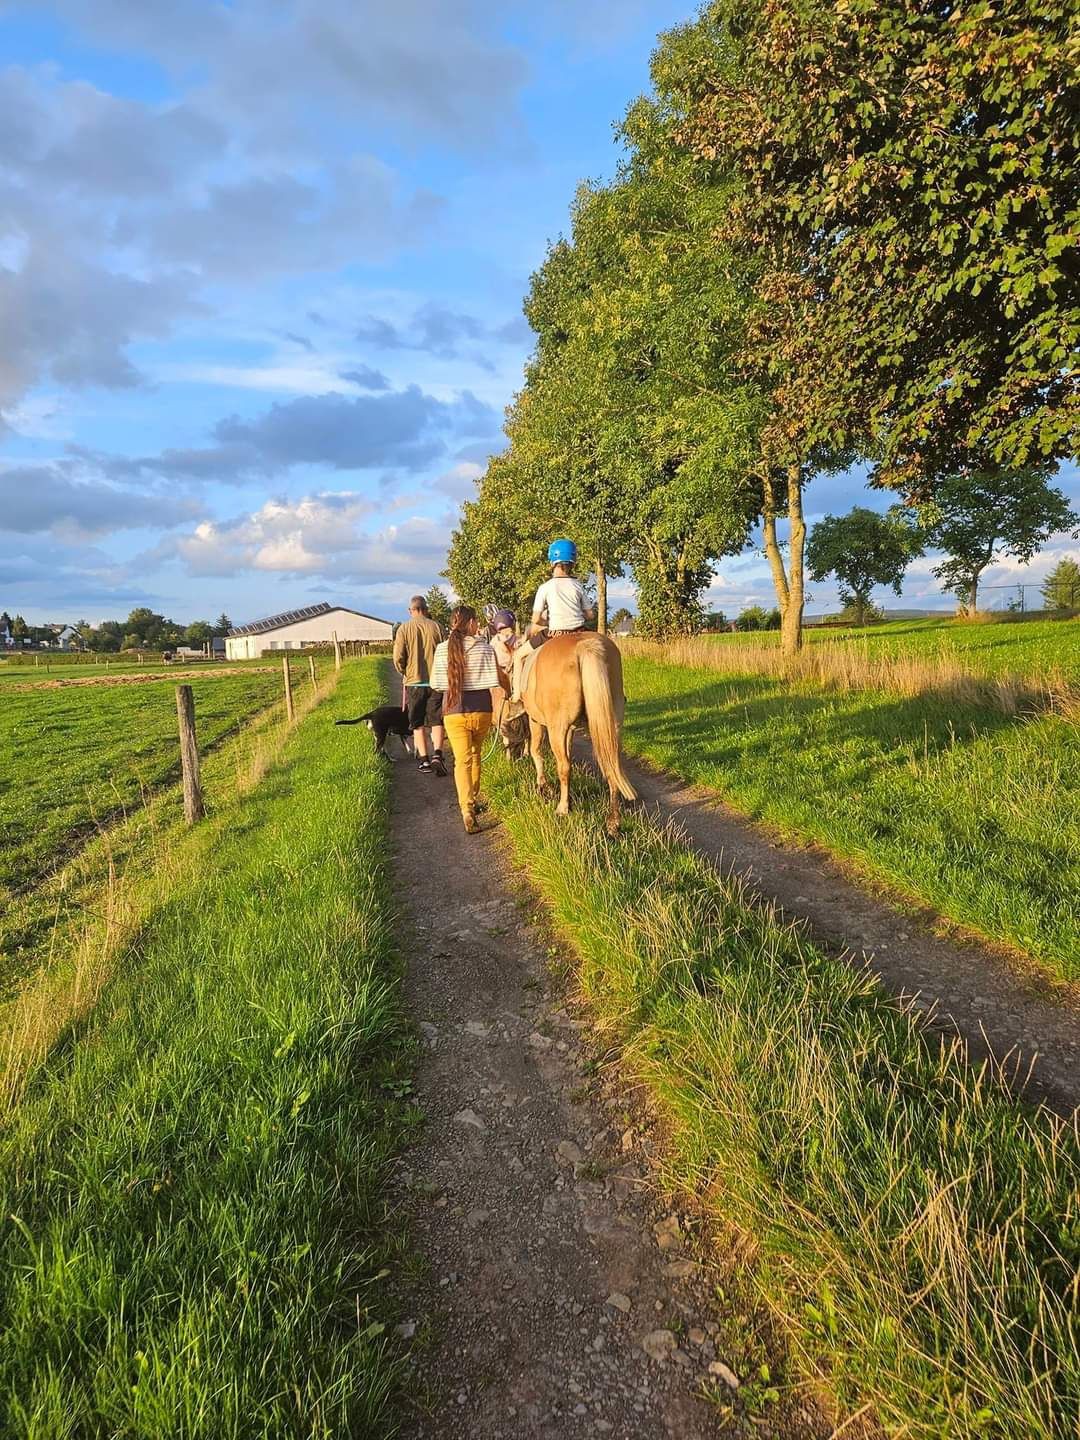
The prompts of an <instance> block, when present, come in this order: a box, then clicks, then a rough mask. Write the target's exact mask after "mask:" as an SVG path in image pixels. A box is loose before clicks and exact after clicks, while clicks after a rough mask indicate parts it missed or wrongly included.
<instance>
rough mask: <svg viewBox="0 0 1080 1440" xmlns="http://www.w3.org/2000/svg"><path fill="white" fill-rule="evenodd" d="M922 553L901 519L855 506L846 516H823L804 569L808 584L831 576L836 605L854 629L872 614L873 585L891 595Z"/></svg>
mask: <svg viewBox="0 0 1080 1440" xmlns="http://www.w3.org/2000/svg"><path fill="white" fill-rule="evenodd" d="M921 552H922V542H921V540H920V538H919V533H918V530H917V528H916V527H915V526H914V525H913V524H911V523H910V522H906V521H905V519H904V518H903V517H902V515H900V514H898V513H892V514H889V515H879V514H878V513H877V511H875V510H868V509H867V508H866V507H865V506H864V505H856V506H855V507H854V508H853V509H852V510H850V511H849V512H848V514H846V515H825V516H824V517H823V518H822V519H821V520H819V521H818V522H817V524H816V525H815V526H814V528H813V529H812V530H811V532H810V539H809V541H808V543H807V546H806V564H807V568H808V569H809V571H810V578H811V580H817V581H821V580H824V579H825V577H826V576H827V575H835V576H836V579H837V583H838V587H839V590H840V601H841V604H842V605H843V606H844V607H845V609H850V610H851V611H852V614H853V618H854V620H855V624H856V625H865V624H866V620H867V617H868V615H869V614H870V613H871V612H872V610H873V606H872V604H871V600H870V596H871V593H872V592H873V589H874V586H875V585H888V586H890V587H891V588H892V590H893V592H894V593H895V594H897V595H899V594H900V591H901V588H902V586H903V580H904V571H905V570H906V569H907V567H908V565H909V563H910V562H911V560H913V559H914V557H915V556H916V555H918V554H920V553H921Z"/></svg>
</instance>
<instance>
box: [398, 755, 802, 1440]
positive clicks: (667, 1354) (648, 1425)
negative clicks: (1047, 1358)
mask: <svg viewBox="0 0 1080 1440" xmlns="http://www.w3.org/2000/svg"><path fill="white" fill-rule="evenodd" d="M392 790H393V799H392V807H393V817H392V826H393V838H394V848H395V855H396V876H397V886H398V894H399V896H400V897H401V903H402V904H403V906H404V907H405V916H404V933H403V936H402V946H403V950H404V953H405V954H406V955H407V956H408V957H409V965H408V977H407V998H408V1003H409V1008H410V1012H411V1014H412V1015H413V1017H414V1018H415V1019H416V1021H418V1022H419V1024H420V1029H421V1033H422V1036H423V1039H424V1051H423V1058H422V1061H421V1063H420V1065H419V1070H418V1076H417V1100H418V1103H419V1104H420V1106H421V1108H422V1110H423V1112H424V1116H425V1122H426V1123H425V1128H424V1133H423V1137H422V1139H421V1140H420V1142H419V1143H418V1144H417V1145H416V1146H415V1147H414V1148H413V1149H412V1150H411V1151H410V1152H409V1153H408V1154H407V1155H406V1156H405V1159H404V1162H403V1169H402V1173H401V1176H400V1186H401V1204H402V1207H403V1208H404V1210H405V1211H406V1212H407V1214H408V1215H409V1217H410V1220H411V1227H412V1232H413V1240H414V1244H415V1246H416V1248H417V1249H418V1251H419V1253H420V1255H421V1257H422V1259H423V1261H424V1264H425V1267H426V1274H425V1276H424V1278H423V1279H422V1280H421V1281H420V1282H419V1283H418V1285H417V1286H416V1288H415V1290H414V1292H413V1293H412V1294H411V1295H410V1296H408V1297H407V1301H408V1304H409V1307H410V1308H409V1314H410V1315H411V1316H413V1317H414V1318H413V1320H412V1321H410V1322H406V1333H411V1331H410V1329H409V1326H410V1325H412V1324H414V1325H415V1326H416V1327H417V1330H418V1332H419V1333H420V1335H421V1336H422V1335H423V1334H424V1331H425V1328H426V1327H428V1326H430V1331H431V1335H432V1339H431V1344H430V1346H429V1347H427V1348H424V1347H421V1348H420V1349H419V1351H418V1353H417V1356H416V1358H415V1360H414V1364H415V1367H416V1368H415V1372H414V1376H413V1380H412V1382H411V1383H410V1385H409V1391H410V1393H411V1394H413V1395H415V1397H416V1402H417V1410H416V1414H415V1416H414V1418H413V1420H412V1421H411V1422H409V1423H407V1424H406V1428H405V1433H406V1434H407V1435H409V1436H410V1437H413V1440H428V1437H431V1440H434V1437H438V1440H455V1437H456V1440H466V1437H467V1440H495V1437H504V1440H531V1437H540V1436H543V1437H549V1440H556V1437H558V1440H562V1437H592V1436H602V1435H610V1436H612V1437H615V1440H675V1437H678V1440H704V1437H711V1436H713V1435H717V1434H719V1433H720V1429H721V1422H722V1419H723V1416H722V1412H721V1411H720V1410H718V1409H717V1408H715V1407H714V1406H713V1405H711V1404H708V1403H706V1402H704V1401H702V1400H701V1399H698V1398H696V1396H695V1391H697V1390H698V1389H699V1388H700V1386H701V1384H702V1382H710V1381H711V1383H712V1384H713V1385H714V1386H716V1387H717V1389H718V1391H719V1392H720V1393H721V1395H724V1394H725V1393H726V1392H725V1382H724V1381H723V1380H722V1379H718V1378H717V1375H716V1373H715V1372H714V1373H713V1374H712V1375H710V1373H709V1365H710V1364H716V1363H717V1362H721V1363H730V1364H732V1365H737V1364H738V1361H737V1360H736V1359H735V1356H734V1354H733V1353H731V1351H728V1352H727V1353H724V1350H725V1342H724V1335H725V1334H728V1335H730V1334H731V1331H730V1325H731V1317H730V1316H727V1317H725V1316H718V1315H716V1314H715V1313H714V1311H715V1307H716V1304H717V1302H716V1300H715V1298H714V1297H713V1292H712V1289H711V1282H710V1279H709V1274H710V1271H709V1269H708V1268H707V1267H703V1266H702V1265H700V1264H698V1263H696V1262H697V1259H698V1258H699V1256H698V1252H697V1251H696V1250H695V1246H694V1238H693V1229H694V1223H693V1218H692V1217H688V1216H687V1215H686V1214H685V1213H682V1212H680V1213H679V1214H678V1215H677V1216H674V1215H673V1213H672V1211H671V1208H670V1205H668V1204H665V1203H664V1202H663V1201H662V1199H661V1198H660V1197H659V1195H658V1194H657V1192H656V1191H655V1190H654V1188H653V1186H652V1184H651V1183H650V1179H649V1176H650V1164H649V1155H650V1147H651V1141H650V1137H649V1135H648V1132H647V1130H645V1131H643V1129H642V1126H641V1123H640V1120H638V1119H632V1118H629V1117H628V1115H627V1105H628V1098H627V1096H626V1094H625V1093H624V1092H623V1091H622V1087H621V1086H620V1085H619V1083H618V1080H617V1077H614V1076H612V1077H609V1084H608V1086H607V1087H606V1088H605V1086H603V1085H602V1084H600V1082H599V1081H595V1080H592V1079H590V1078H589V1075H590V1071H591V1067H590V1065H589V1063H588V1059H589V1057H588V1056H587V1054H586V1053H585V1051H584V1049H583V1046H582V1040H583V1038H587V1037H583V1035H582V1031H583V1030H585V1029H586V1028H587V1021H586V1019H585V1018H584V1017H580V1018H579V1017H577V1016H576V1015H575V1014H574V1012H573V1011H572V1010H571V1009H568V1008H567V1005H566V1003H565V1000H564V997H562V996H561V995H560V993H559V990H558V986H557V985H556V983H555V982H554V981H553V980H552V978H551V976H550V973H549V970H548V967H547V963H546V956H545V950H544V940H543V937H542V935H541V934H540V932H539V931H538V930H537V929H536V928H534V926H533V925H532V924H531V923H530V920H529V916H528V911H529V909H530V908H531V906H530V901H529V897H528V896H527V895H523V894H522V884H521V881H520V880H519V879H518V878H517V877H516V876H515V874H514V871H513V868H512V866H511V865H510V863H509V861H508V860H507V859H506V858H505V856H504V854H503V851H502V847H501V845H500V843H499V832H498V830H497V829H496V830H494V831H488V832H487V833H485V834H482V835H479V836H466V835H465V834H464V832H463V830H462V827H461V821H460V818H459V816H458V813H457V808H456V804H455V802H454V790H453V780H452V779H451V778H446V779H436V778H434V777H428V776H421V775H419V774H418V773H417V771H416V768H415V766H414V765H413V764H412V763H407V762H400V763H399V764H398V766H397V769H396V772H395V777H394V783H393V787H392ZM657 1226H659V1227H660V1228H659V1230H658V1229H657V1228H656V1227H657ZM718 1322H720V1323H719V1325H718ZM725 1324H726V1325H727V1327H728V1329H726V1330H725V1328H724V1327H725ZM718 1346H719V1347H720V1348H719V1349H718ZM650 1352H651V1353H650ZM777 1408H779V1407H777ZM783 1409H784V1412H785V1413H784V1414H783V1415H780V1414H774V1415H773V1416H772V1417H771V1419H770V1423H769V1425H768V1427H767V1428H766V1429H761V1428H744V1426H743V1424H742V1423H741V1422H735V1423H734V1424H731V1423H729V1425H728V1428H726V1429H724V1431H723V1433H724V1435H725V1436H740V1435H750V1434H754V1435H772V1436H783V1437H785V1440H813V1437H822V1436H825V1435H827V1434H829V1432H830V1427H829V1426H828V1425H827V1424H825V1423H824V1422H823V1421H822V1420H821V1419H820V1418H819V1417H818V1416H817V1415H816V1414H815V1413H813V1412H811V1411H810V1410H809V1409H805V1408H803V1406H802V1404H801V1403H800V1402H799V1401H798V1400H797V1399H793V1400H792V1401H791V1403H790V1404H788V1403H786V1402H785V1405H784V1407H783ZM746 1423H747V1425H749V1422H746Z"/></svg>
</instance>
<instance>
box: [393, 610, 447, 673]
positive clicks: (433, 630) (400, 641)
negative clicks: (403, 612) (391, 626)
mask: <svg viewBox="0 0 1080 1440" xmlns="http://www.w3.org/2000/svg"><path fill="white" fill-rule="evenodd" d="M442 638H443V633H442V627H441V626H440V625H439V624H438V623H437V622H436V621H434V620H432V619H431V617H430V616H429V615H414V616H413V617H412V618H411V619H409V620H406V621H405V624H404V625H399V626H398V632H397V634H396V635H395V636H394V668H395V669H396V670H397V672H398V674H399V675H404V677H405V684H406V685H430V684H431V666H432V662H433V661H434V659H435V646H436V645H438V644H439V643H440V641H441V640H442Z"/></svg>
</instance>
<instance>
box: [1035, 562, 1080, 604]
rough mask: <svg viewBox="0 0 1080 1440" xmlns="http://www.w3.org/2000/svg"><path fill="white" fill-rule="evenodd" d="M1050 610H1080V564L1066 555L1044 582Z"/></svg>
mask: <svg viewBox="0 0 1080 1440" xmlns="http://www.w3.org/2000/svg"><path fill="white" fill-rule="evenodd" d="M1042 596H1043V601H1044V603H1045V605H1046V608H1047V609H1048V610H1080V565H1078V564H1077V562H1076V561H1075V560H1073V559H1072V558H1071V557H1070V556H1068V555H1066V556H1065V558H1064V559H1063V560H1059V561H1058V563H1057V564H1056V565H1055V566H1054V568H1053V569H1052V570H1051V571H1050V573H1049V575H1047V577H1046V579H1045V580H1044V581H1043V584H1042Z"/></svg>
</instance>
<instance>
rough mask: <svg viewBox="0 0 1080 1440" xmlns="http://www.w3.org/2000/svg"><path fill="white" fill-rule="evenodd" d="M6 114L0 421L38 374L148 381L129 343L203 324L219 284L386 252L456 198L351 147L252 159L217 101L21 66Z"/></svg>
mask: <svg viewBox="0 0 1080 1440" xmlns="http://www.w3.org/2000/svg"><path fill="white" fill-rule="evenodd" d="M0 113H3V114H4V116H5V124H4V126H3V127H0V313H2V314H3V315H4V321H5V328H4V342H5V343H4V353H3V357H2V359H0V410H5V411H6V410H7V409H8V408H10V407H11V406H12V405H13V404H15V403H17V402H18V400H19V398H20V396H21V395H23V394H24V393H25V391H26V390H27V389H28V388H30V387H31V386H33V385H34V384H35V383H37V382H38V381H39V380H42V379H51V380H53V381H54V382H56V383H59V384H63V385H67V386H72V387H79V386H88V385H96V386H105V387H112V388H119V387H130V386H133V385H136V384H138V383H140V380H141V378H142V377H141V376H140V374H139V371H138V369H137V367H136V365H135V363H134V362H133V360H132V358H131V355H130V347H131V346H132V345H133V344H134V343H135V342H137V341H139V340H144V339H156V338H161V337H163V336H166V335H168V334H169V333H170V332H171V331H172V330H173V329H174V328H175V326H176V325H177V323H178V322H180V321H182V320H183V319H185V318H187V317H189V316H191V315H192V314H194V313H197V312H198V311H199V310H200V308H202V307H203V306H204V304H205V301H204V296H205V292H206V286H207V285H208V284H210V283H217V282H222V281H228V282H229V283H230V284H231V285H233V286H240V287H250V286H255V285H259V284H266V283H268V282H270V281H274V280H277V279H278V278H280V277H282V276H287V275H294V274H305V273H310V272H312V271H315V270H324V271H329V270H335V269H338V268H340V267H342V266H344V265H346V264H348V263H350V262H353V261H356V260H369V261H370V260H380V259H385V258H386V257H387V256H389V255H390V254H392V253H396V252H398V251H399V250H400V249H402V248H403V247H406V246H408V245H410V244H413V243H414V242H416V241H417V240H419V239H420V238H421V237H422V236H424V235H425V234H426V233H427V232H428V230H429V228H430V226H431V225H432V223H433V222H434V221H435V219H436V218H437V217H438V215H439V214H440V212H441V209H442V205H443V202H442V200H441V199H440V197H438V196H437V195H435V194H434V193H433V192H431V191H430V190H426V189H423V188H420V189H409V188H408V187H406V186H404V185H403V184H402V182H401V180H400V178H399V177H398V176H397V175H396V173H395V172H394V171H393V170H392V169H391V168H390V167H389V166H387V165H386V164H384V163H383V162H382V161H380V160H378V159H376V158H374V157H373V156H370V155H365V154H363V153H360V152H358V151H356V150H354V149H350V151H349V152H348V153H345V154H329V155H321V154H319V153H318V152H317V151H314V150H313V152H312V154H311V155H310V156H309V157H308V158H307V160H305V161H298V160H293V161H290V159H289V157H287V156H284V155H281V154H273V155H263V154H259V153H256V150H255V149H253V141H252V136H251V134H250V126H249V125H245V123H244V122H243V120H242V119H237V118H235V117H234V118H232V119H230V118H229V117H226V116H224V115H218V114H216V113H215V112H214V111H213V108H212V107H211V106H209V104H208V101H207V99H206V96H205V95H200V96H198V97H185V98H184V99H182V100H180V101H178V102H175V103H163V104H157V105H155V104H149V103H146V102H143V101H137V100H130V99H120V98H117V97H115V96H112V95H108V94H106V93H104V92H103V91H101V90H99V89H97V88H95V87H94V86H92V85H88V84H86V83H85V82H83V81H64V80H62V79H60V78H59V76H58V75H57V73H56V72H55V71H54V70H52V69H47V68H44V67H42V68H39V69H34V70H31V69H26V68H21V67H18V66H9V67H7V68H6V69H4V70H2V71H0Z"/></svg>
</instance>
